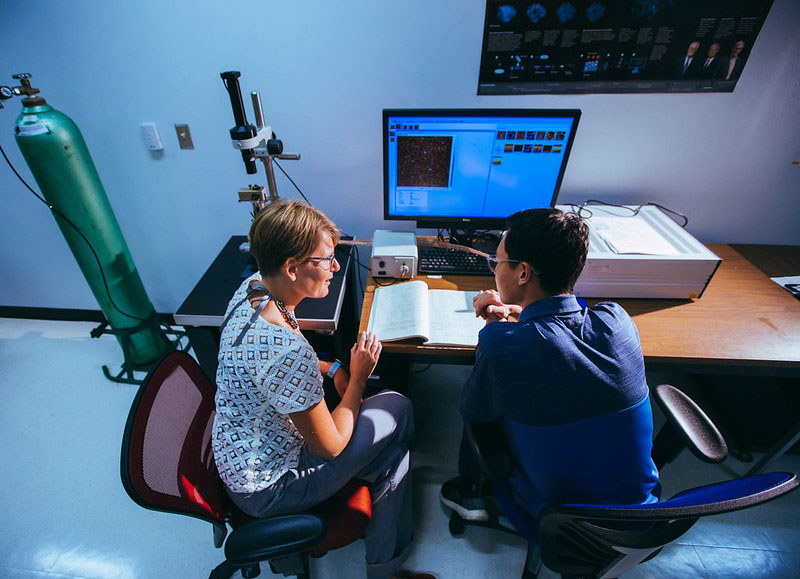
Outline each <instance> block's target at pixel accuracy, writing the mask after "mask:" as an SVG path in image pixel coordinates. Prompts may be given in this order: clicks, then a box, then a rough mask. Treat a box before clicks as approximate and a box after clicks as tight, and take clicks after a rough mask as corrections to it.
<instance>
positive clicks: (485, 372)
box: [459, 295, 647, 426]
mask: <svg viewBox="0 0 800 579" xmlns="http://www.w3.org/2000/svg"><path fill="white" fill-rule="evenodd" d="M646 394H647V382H646V380H645V372H644V360H643V358H642V348H641V345H640V343H639V333H638V332H637V330H636V326H635V325H634V323H633V320H631V318H630V316H628V314H627V313H626V312H625V310H623V309H622V307H621V306H619V305H618V304H615V303H612V302H603V303H599V304H597V305H596V306H594V307H591V308H581V306H580V305H579V304H578V300H577V299H576V298H575V296H574V295H565V296H553V297H549V298H545V299H541V300H538V301H536V302H534V303H532V304H530V305H528V306H527V307H526V308H525V309H524V310H523V311H522V313H521V314H520V316H519V321H518V322H516V323H514V322H491V323H489V324H487V325H486V326H485V327H484V328H483V329H482V330H481V332H480V338H479V343H478V347H477V350H476V360H475V366H474V367H473V370H472V373H471V374H470V376H469V378H468V379H467V382H466V384H465V385H464V387H463V389H462V392H461V398H460V402H459V409H460V412H461V415H462V416H463V417H464V419H465V420H467V421H470V422H488V421H492V420H497V419H500V418H507V419H510V420H513V421H515V422H518V423H520V424H526V425H530V426H555V425H561V424H568V423H571V422H576V421H579V420H584V419H586V418H593V417H596V416H602V415H605V414H609V413H611V412H617V411H619V410H623V409H625V408H629V407H631V406H633V405H634V404H636V403H637V402H638V401H640V400H641V399H642V398H643V397H644V396H645V395H646Z"/></svg>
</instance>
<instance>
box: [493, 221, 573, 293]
mask: <svg viewBox="0 0 800 579" xmlns="http://www.w3.org/2000/svg"><path fill="white" fill-rule="evenodd" d="M506 228H507V230H508V231H507V232H506V238H505V239H506V252H507V253H508V257H509V259H518V260H520V261H526V262H528V263H529V264H530V265H532V266H533V267H534V268H535V269H536V270H538V272H539V284H540V285H541V286H542V289H543V290H544V291H545V292H546V293H547V294H548V295H558V294H564V293H569V292H571V291H572V288H573V287H574V286H575V282H576V281H577V280H578V276H579V275H580V274H581V271H583V266H584V265H585V264H586V253H587V252H588V251H589V228H588V227H587V226H586V224H585V223H584V222H583V219H581V218H580V216H579V215H578V214H577V213H572V212H570V213H564V212H563V211H561V210H560V209H525V210H524V211H518V212H517V213H514V214H513V215H512V216H511V217H509V218H508V220H507V221H506Z"/></svg>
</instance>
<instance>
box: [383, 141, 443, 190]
mask: <svg viewBox="0 0 800 579" xmlns="http://www.w3.org/2000/svg"><path fill="white" fill-rule="evenodd" d="M452 157H453V137H445V136H442V137H436V136H433V137H430V136H428V137H398V138H397V186H398V187H449V186H450V183H451V180H450V175H451V171H450V168H451V166H452Z"/></svg>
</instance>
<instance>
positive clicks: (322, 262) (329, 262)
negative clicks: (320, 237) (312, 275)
mask: <svg viewBox="0 0 800 579" xmlns="http://www.w3.org/2000/svg"><path fill="white" fill-rule="evenodd" d="M308 261H316V262H317V264H318V265H319V266H320V267H321V268H322V269H324V270H329V269H330V268H332V267H333V262H334V261H336V256H335V255H332V256H330V257H309V258H308Z"/></svg>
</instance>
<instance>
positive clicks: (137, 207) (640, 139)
mask: <svg viewBox="0 0 800 579" xmlns="http://www.w3.org/2000/svg"><path fill="white" fill-rule="evenodd" d="M484 6H485V3H484V2H483V1H482V0H439V1H436V2H431V1H430V0H407V1H405V2H381V1H378V2H363V1H361V2H355V1H353V0H340V1H338V2H331V1H328V0H306V1H304V2H285V1H281V2H278V1H276V0H259V1H255V2H251V1H239V2H235V3H223V2H210V1H207V0H205V1H198V0H194V1H186V0H178V1H170V2H162V1H158V2H157V1H155V0H146V1H139V2H112V1H99V0H74V1H71V2H55V1H52V0H49V1H48V0H26V1H22V0H4V1H3V2H2V5H1V6H0V38H2V50H0V84H10V83H11V82H12V81H11V78H10V77H11V74H13V73H16V72H30V73H32V74H33V75H34V79H33V82H34V86H36V87H38V88H40V89H41V90H42V95H43V96H44V97H45V98H46V99H47V100H48V102H49V103H50V104H52V105H53V106H55V107H56V108H57V109H59V110H61V111H62V112H64V113H66V114H67V115H69V116H70V117H72V118H73V120H75V122H76V123H77V124H78V126H79V127H80V128H81V130H82V132H83V135H84V138H85V139H86V142H87V144H88V146H89V149H90V151H91V152H92V155H93V158H94V161H95V164H96V166H97V168H98V171H99V173H100V176H101V178H102V180H103V184H104V186H105V189H106V191H107V193H108V196H109V199H110V201H111V204H112V206H113V208H114V211H115V212H116V215H117V218H118V220H119V222H120V226H121V228H122V231H123V233H124V234H125V237H126V239H127V242H128V245H129V246H130V249H131V253H132V254H133V257H134V260H135V261H136V264H137V266H138V268H139V271H140V274H141V276H142V279H143V280H144V284H145V287H146V288H147V290H148V293H149V294H150V297H151V299H152V301H153V302H154V304H155V306H156V309H157V310H159V311H162V312H174V311H175V309H177V307H178V306H179V305H180V303H181V302H182V301H183V299H184V298H185V297H186V295H187V293H188V292H189V291H190V290H191V288H192V287H193V286H194V284H195V283H196V282H197V280H198V279H199V277H200V276H201V275H202V273H203V271H204V270H205V268H206V267H207V266H208V264H209V263H210V262H211V260H212V259H213V258H214V256H215V255H216V254H217V252H218V251H219V249H220V248H221V247H222V245H223V244H224V242H225V241H226V240H227V239H228V237H229V236H230V235H233V234H244V233H246V231H247V227H248V224H249V205H247V204H238V203H237V202H236V199H237V195H236V192H237V190H238V189H239V188H240V187H242V186H245V185H247V184H249V183H255V182H257V183H260V184H264V174H263V167H261V166H260V165H259V175H258V176H257V177H255V176H248V175H246V174H245V172H244V167H243V164H242V162H241V158H240V155H239V154H238V153H237V152H236V151H234V150H233V149H232V148H231V144H230V141H229V139H228V129H229V128H230V127H231V126H232V124H233V119H232V115H231V111H230V104H229V102H228V97H227V93H226V92H225V90H224V88H223V86H222V81H221V80H220V78H219V73H220V72H222V71H225V70H241V71H242V89H243V92H244V94H245V98H246V104H247V106H248V109H249V99H248V98H247V94H248V93H249V92H250V91H253V90H258V91H261V93H262V100H263V103H264V108H265V113H266V116H267V121H268V122H269V123H270V124H272V126H273V128H274V130H275V131H276V132H277V133H278V136H279V137H280V138H281V139H282V140H283V141H284V145H285V148H286V150H287V151H292V152H295V151H296V152H299V153H301V154H302V156H303V158H302V160H301V161H299V162H291V161H287V162H284V163H283V166H284V168H285V169H286V170H287V171H288V172H289V173H290V175H292V177H293V178H294V179H295V181H296V182H297V183H298V184H299V185H300V186H301V187H302V188H303V190H304V192H305V193H306V195H307V196H308V197H309V199H310V200H311V201H312V202H313V203H314V204H315V205H317V206H318V207H320V208H321V209H322V210H323V211H325V212H326V213H327V214H328V215H330V216H331V217H332V218H333V219H334V220H335V221H336V222H337V224H339V225H340V226H341V227H342V228H343V229H344V230H345V231H347V232H349V233H351V234H354V235H356V236H359V237H369V236H371V234H372V231H374V230H375V229H376V228H388V227H392V228H397V224H396V223H394V224H387V223H385V222H383V220H382V214H383V213H382V173H381V154H382V152H381V141H380V138H381V133H380V114H381V109H383V108H386V107H487V108H488V107H498V108H502V107H532V108H534V107H553V108H556V107H569V108H573V107H574V108H580V109H582V110H583V117H582V120H581V124H580V127H579V130H578V134H577V138H576V140H575V145H574V148H573V153H572V157H571V160H570V163H569V166H568V168H567V173H566V177H565V179H564V182H563V186H562V195H561V197H560V202H581V201H583V200H585V199H587V198H599V199H603V200H607V201H611V202H624V203H641V202H646V201H653V202H657V203H660V204H663V205H666V206H668V207H671V208H674V209H676V210H679V211H682V212H684V213H686V214H687V215H688V216H689V226H688V229H689V230H690V231H691V232H692V233H693V234H694V235H695V236H696V237H697V238H699V239H700V240H701V241H704V242H741V243H775V244H785V243H795V244H796V243H800V227H799V226H798V220H800V190H799V189H800V187H799V186H798V182H799V181H800V166H798V165H792V162H793V161H798V160H800V115H798V112H800V100H798V96H799V95H800V68H799V66H800V64H799V63H800V34H798V30H800V2H798V1H797V0H775V1H774V5H773V7H772V10H771V12H770V14H769V16H768V18H767V20H766V22H765V24H764V27H763V29H762V31H761V34H760V36H759V38H758V41H757V42H756V44H755V45H754V47H753V49H752V52H751V54H750V57H749V60H748V64H747V67H746V69H745V71H744V74H743V75H742V77H741V80H740V82H739V84H738V86H737V87H736V90H735V91H734V92H733V93H732V94H687V95H669V94H643V95H548V96H500V97H492V96H483V97H478V96H476V88H477V74H478V64H479V61H480V50H481V35H482V30H483V14H484ZM19 109H20V103H19V99H15V100H12V101H6V108H5V109H3V110H0V145H2V147H3V148H4V149H5V151H6V152H7V154H8V155H9V157H10V158H11V160H12V162H13V163H14V164H15V165H16V167H17V168H18V170H20V172H21V173H22V174H23V175H24V176H25V177H26V178H27V179H28V180H29V181H30V183H31V184H32V185H34V182H33V179H32V178H31V177H30V173H29V171H28V169H27V166H26V165H25V162H24V160H23V159H22V156H21V155H20V153H19V150H18V149H17V147H16V144H15V142H14V138H13V133H12V130H13V125H14V120H15V118H16V116H17V114H18V112H19ZM251 117H252V115H251ZM143 122H155V123H156V124H157V125H158V128H159V130H160V132H161V138H162V140H163V142H164V153H163V155H161V156H159V157H154V156H153V155H151V153H150V151H148V150H147V149H146V148H145V146H144V142H143V139H142V136H141V132H140V128H139V125H140V124H141V123H143ZM175 123H188V124H189V125H190V128H191V131H192V136H193V138H194V144H195V149H194V150H188V151H185V150H181V149H179V148H178V143H177V139H176V136H175V131H174V129H173V125H174V124H175ZM278 187H279V192H280V193H281V195H282V196H286V197H297V195H296V193H295V191H294V190H293V188H292V186H291V185H290V184H289V183H288V181H286V180H285V179H284V178H283V177H282V176H279V177H278ZM0 191H2V195H1V196H0V203H1V205H0V207H1V209H0V274H2V282H0V305H2V306H31V307H53V308H85V309H97V304H96V302H95V301H94V298H93V297H92V295H91V293H90V291H89V289H88V287H87V285H86V282H85V280H84V278H83V276H82V275H81V273H80V271H79V270H78V267H77V265H76V263H75V261H74V259H73V258H72V255H71V253H70V252H69V250H68V248H67V247H66V243H65V242H64V240H63V237H62V236H61V234H60V232H59V230H58V228H57V227H56V225H55V221H54V219H53V217H52V216H51V215H50V214H49V212H48V211H47V210H46V209H45V208H44V206H43V205H41V204H40V203H39V202H38V201H36V200H35V199H34V198H33V196H32V195H31V194H30V193H29V192H27V191H26V190H25V189H24V188H23V187H22V185H21V184H19V182H18V181H17V180H16V178H15V177H14V176H13V174H12V173H11V171H10V170H9V169H8V168H7V167H5V166H4V165H2V164H0ZM409 227H410V225H409Z"/></svg>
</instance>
